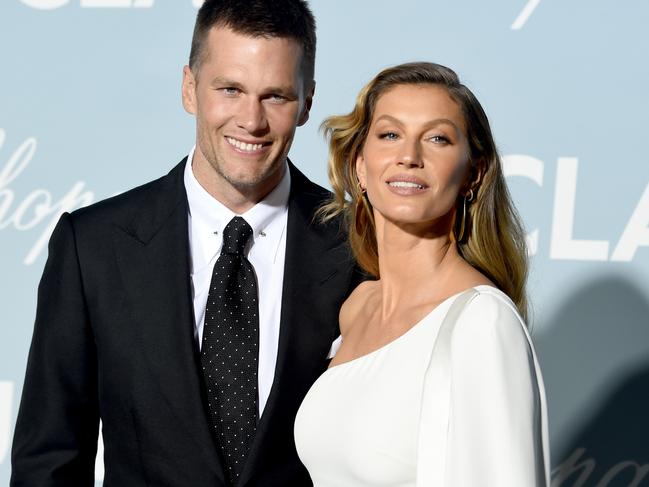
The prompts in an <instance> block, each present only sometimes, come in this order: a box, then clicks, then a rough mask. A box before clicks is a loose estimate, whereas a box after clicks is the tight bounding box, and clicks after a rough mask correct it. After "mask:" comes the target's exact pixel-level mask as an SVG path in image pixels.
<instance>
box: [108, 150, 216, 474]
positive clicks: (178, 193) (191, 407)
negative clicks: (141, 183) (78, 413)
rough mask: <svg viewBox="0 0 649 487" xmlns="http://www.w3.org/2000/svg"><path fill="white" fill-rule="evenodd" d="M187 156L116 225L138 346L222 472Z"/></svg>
mask: <svg viewBox="0 0 649 487" xmlns="http://www.w3.org/2000/svg"><path fill="white" fill-rule="evenodd" d="M185 161H186V160H185ZM185 161H183V162H181V163H180V164H179V165H178V166H177V167H176V168H174V169H173V170H172V171H171V172H170V173H169V175H167V176H165V177H164V178H161V179H160V180H158V182H157V183H159V184H158V185H157V186H154V187H153V188H152V190H151V192H150V194H149V195H148V196H149V198H147V199H146V201H144V202H143V205H142V207H141V208H138V209H137V213H136V215H135V216H134V218H133V220H132V221H131V222H130V223H129V224H127V225H124V226H119V227H116V229H115V233H114V235H115V242H116V248H117V249H118V250H117V253H118V262H119V266H120V270H121V273H122V275H123V278H124V279H123V281H124V286H125V288H126V293H127V299H128V302H129V303H130V304H131V311H132V313H133V315H134V318H135V320H134V322H135V323H137V337H138V342H139V343H138V344H137V349H138V350H141V351H142V355H143V359H144V364H145V366H146V367H148V368H149V370H150V372H151V375H152V376H153V377H154V379H155V380H156V382H157V384H158V386H159V389H160V391H161V393H162V396H163V398H164V400H165V401H166V403H167V405H168V406H169V408H170V409H171V410H172V411H173V413H174V414H175V415H176V417H177V418H178V421H179V422H180V423H181V424H182V426H183V429H185V430H186V431H187V432H188V433H189V434H190V435H191V436H192V437H193V438H194V440H195V441H196V443H197V446H198V448H197V450H198V451H200V452H201V454H204V456H205V460H206V463H207V464H209V465H212V466H213V468H214V470H215V474H216V475H217V476H218V477H219V478H221V479H223V478H224V476H223V471H222V467H221V465H220V463H219V461H218V453H217V450H216V446H215V443H214V441H213V439H212V437H211V434H210V427H209V423H208V420H207V416H206V413H205V410H204V401H203V400H202V396H203V391H202V383H201V380H202V378H201V376H200V368H199V367H198V362H199V359H198V352H197V347H196V345H195V342H194V333H193V332H194V318H193V306H192V292H191V283H190V266H189V258H190V251H189V242H188V222H187V211H188V209H187V196H186V193H185V187H184V181H183V171H184V166H185Z"/></svg>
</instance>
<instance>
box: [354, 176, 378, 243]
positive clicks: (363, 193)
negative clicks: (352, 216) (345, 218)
mask: <svg viewBox="0 0 649 487" xmlns="http://www.w3.org/2000/svg"><path fill="white" fill-rule="evenodd" d="M356 187H357V188H358V197H357V198H356V230H357V231H358V232H360V230H361V227H362V224H361V221H360V220H359V218H360V215H361V211H360V207H361V206H362V207H363V209H364V210H365V212H366V213H367V218H368V219H369V221H370V224H371V225H372V227H374V211H373V210H372V204H371V203H370V200H369V198H368V197H367V189H366V188H363V186H362V185H361V182H360V180H356Z"/></svg>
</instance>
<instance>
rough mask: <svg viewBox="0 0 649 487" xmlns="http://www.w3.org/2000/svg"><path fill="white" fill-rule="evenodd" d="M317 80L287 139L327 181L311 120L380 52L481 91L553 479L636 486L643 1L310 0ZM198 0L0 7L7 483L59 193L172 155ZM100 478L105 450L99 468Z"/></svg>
mask: <svg viewBox="0 0 649 487" xmlns="http://www.w3.org/2000/svg"><path fill="white" fill-rule="evenodd" d="M312 8H313V10H314V12H315V14H316V17H317V20H318V42H319V44H318V59H317V66H316V71H317V73H316V77H317V83H318V84H317V89H316V98H315V102H314V108H313V111H312V114H311V120H310V121H309V123H308V124H307V125H306V126H305V127H302V128H300V129H298V132H297V138H296V141H295V143H294V145H293V149H292V151H291V157H292V159H293V160H294V161H296V162H297V164H298V165H299V166H300V167H301V168H302V169H303V171H305V172H306V173H307V174H308V175H310V176H311V177H312V178H313V179H314V180H316V181H318V182H320V183H322V184H325V185H326V184H327V182H326V171H325V159H326V146H325V144H324V142H323V140H322V138H321V136H320V135H319V133H318V125H319V123H320V122H321V121H322V119H323V118H324V117H325V116H327V115H330V114H333V113H340V112H345V111H348V110H349V109H350V108H351V107H352V104H353V100H354V98H355V95H356V93H357V92H358V90H359V89H360V87H361V86H362V85H363V84H364V83H365V82H366V81H367V80H369V79H370V78H371V77H372V76H373V75H374V74H375V73H376V72H377V71H378V70H380V69H381V68H383V67H386V66H388V65H391V64H396V63H400V62H404V61H412V60H431V61H435V62H439V63H442V64H446V65H448V66H450V67H452V68H454V69H455V70H456V71H457V72H458V73H459V74H460V75H461V77H462V78H463V79H464V81H465V83H466V84H467V85H468V86H470V87H471V88H472V89H473V90H474V92H475V93H476V94H477V96H478V98H479V99H480V100H481V101H482V102H483V105H484V106H485V109H486V111H487V113H488V114H489V116H490V119H491V122H492V126H493V129H494V132H495V134H496V139H497V142H498V143H499V146H500V149H501V152H502V153H503V155H505V161H506V168H507V171H508V173H509V174H510V177H509V178H508V180H509V184H510V188H511V190H512V192H513V194H514V197H515V200H516V203H517V205H518V207H519V209H520V211H521V213H522V215H523V217H524V220H525V223H526V225H527V227H528V229H529V231H530V244H531V247H532V249H533V250H535V255H534V259H533V272H532V275H531V280H530V291H531V297H532V301H533V305H534V320H533V321H534V323H533V330H534V338H535V341H536V343H537V348H538V352H539V355H540V359H541V363H542V366H543V370H544V374H545V380H546V385H547V389H548V396H549V404H550V420H551V437H552V458H553V462H552V464H553V467H555V469H554V473H553V478H554V482H553V485H554V486H555V487H558V486H585V487H589V486H597V487H605V486H647V485H649V415H648V414H647V411H649V318H648V315H649V280H648V279H647V277H648V276H649V273H648V271H649V249H648V247H649V228H648V225H649V190H648V182H649V155H648V151H647V148H646V147H647V139H648V138H649V136H648V135H647V132H648V131H649V96H648V95H647V89H648V87H649V63H648V62H647V61H648V60H649V52H648V51H649V29H647V24H649V4H648V3H647V2H641V1H638V0H636V1H633V0H621V1H619V2H605V1H603V0H572V1H558V0H507V1H501V2H495V1H489V2H486V1H478V0H476V1H469V0H458V1H455V2H441V1H434V0H431V1H423V0H420V1H415V0H399V1H398V2H394V1H385V0H356V1H353V2H352V1H343V0H326V1H325V0H313V1H312ZM195 13H196V5H194V4H193V1H192V0H175V1H173V2H169V1H165V2H163V1H160V0H159V1H154V0H2V4H1V5H0V55H1V59H2V65H3V70H2V74H1V76H0V242H1V244H0V245H1V247H0V249H1V250H2V252H1V253H0V286H1V287H0V309H1V315H0V316H1V322H0V323H1V326H0V484H3V485H5V484H7V483H8V479H9V473H10V462H9V448H10V443H11V441H10V440H11V436H12V434H13V424H14V421H15V416H16V412H17V407H18V401H19V397H20V392H21V387H22V381H23V374H24V367H25V361H26V355H27V350H28V346H29V341H30V338H31V332H32V325H33V318H34V310H35V296H36V287H37V283H38V279H39V277H40V273H41V271H42V268H43V264H44V261H45V257H46V242H47V237H48V236H49V233H50V231H51V229H52V226H53V224H54V223H55V221H56V220H57V217H58V214H60V212H61V211H63V210H69V209H74V208H77V207H79V206H81V205H84V204H87V203H89V202H91V201H96V200H98V199H101V198H104V197H107V196H110V195H112V194H115V193H118V192H121V191H123V190H125V189H128V188H130V187H132V186H135V185H138V184H141V183H143V182H145V181H147V180H150V179H153V178H156V177H158V176H159V175H161V174H163V173H165V172H167V171H168V170H169V169H170V168H171V167H172V166H173V165H174V164H175V163H176V162H178V161H179V160H180V159H181V158H182V157H183V156H184V155H185V154H186V153H187V152H188V150H189V149H190V147H191V145H192V143H193V130H194V125H193V120H192V118H191V117H190V116H189V115H187V114H186V113H185V112H184V111H183V110H182V107H181V103H180V81H181V70H182V66H183V64H184V63H185V62H186V59H187V56H188V51H189V43H190V37H191V33H192V28H193V20H194V16H195ZM98 478H101V468H98Z"/></svg>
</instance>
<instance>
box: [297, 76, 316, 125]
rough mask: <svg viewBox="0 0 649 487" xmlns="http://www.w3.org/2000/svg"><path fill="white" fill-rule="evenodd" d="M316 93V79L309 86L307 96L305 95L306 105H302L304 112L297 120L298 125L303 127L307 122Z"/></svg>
mask: <svg viewBox="0 0 649 487" xmlns="http://www.w3.org/2000/svg"><path fill="white" fill-rule="evenodd" d="M314 94H315V80H313V81H311V85H310V87H309V88H308V91H307V93H306V96H305V97H304V106H303V107H302V113H300V118H298V120H297V126H298V127H301V126H302V125H304V124H305V123H306V122H307V120H309V112H310V111H311V105H313V95H314Z"/></svg>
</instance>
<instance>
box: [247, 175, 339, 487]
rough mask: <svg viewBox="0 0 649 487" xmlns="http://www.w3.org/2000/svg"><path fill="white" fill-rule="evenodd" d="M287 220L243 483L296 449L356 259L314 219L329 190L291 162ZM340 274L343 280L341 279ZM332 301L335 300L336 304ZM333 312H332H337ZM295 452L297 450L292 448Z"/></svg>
mask: <svg viewBox="0 0 649 487" xmlns="http://www.w3.org/2000/svg"><path fill="white" fill-rule="evenodd" d="M290 169H291V195H290V198H289V211H288V223H287V240H286V259H285V270H284V283H283V288H282V309H281V320H280V335H279V347H278V356H277V365H276V367H275V377H274V380H273V385H272V388H271V392H270V396H269V398H268V401H267V403H266V407H265V409H264V412H263V414H262V417H261V419H260V422H259V425H258V428H257V435H256V437H255V441H254V442H253V445H252V447H251V451H250V454H249V456H248V460H247V461H246V466H245V468H244V471H243V472H242V475H241V479H240V483H239V485H242V486H243V485H246V482H248V481H249V480H250V479H251V478H252V476H253V475H254V473H255V471H256V469H259V468H261V469H263V468H264V465H268V464H269V463H271V462H272V459H273V458H276V456H275V455H276V451H275V450H276V446H277V445H280V444H284V443H286V438H285V437H286V436H287V435H290V441H289V442H288V443H289V444H290V448H291V449H294V445H293V441H292V435H293V421H294V418H295V412H296V411H297V408H298V407H299V405H300V403H301V401H302V398H303V395H304V394H305V393H306V391H307V390H308V388H309V387H310V386H311V383H312V382H313V381H314V380H315V378H316V377H317V376H318V375H320V373H321V372H322V371H323V370H324V368H325V367H326V362H325V358H326V354H327V351H328V347H329V345H330V344H331V342H332V340H333V339H334V338H335V336H336V335H337V323H338V321H337V316H338V315H337V311H338V309H339V304H340V302H342V299H343V297H344V295H345V293H346V291H347V288H346V287H345V288H344V289H340V290H338V292H339V293H340V296H341V297H340V302H339V303H336V302H335V301H336V298H335V295H336V291H333V293H332V292H330V288H328V287H327V286H334V287H336V282H338V283H339V282H344V283H345V285H348V284H349V275H350V273H351V268H352V266H351V264H350V262H351V260H350V256H349V253H348V251H347V246H346V243H345V241H344V238H343V235H342V234H341V233H340V232H339V231H338V229H337V227H336V228H335V229H334V228H333V227H331V226H327V225H322V224H321V223H318V222H315V221H314V212H315V210H316V209H317V208H318V207H319V206H320V205H321V204H322V202H323V200H324V198H325V197H326V193H325V192H324V191H323V190H322V189H321V188H319V187H318V186H316V185H314V184H313V183H311V182H310V181H309V180H308V179H306V177H305V176H304V175H302V173H300V172H299V171H298V170H297V169H296V168H295V167H294V166H293V165H292V164H291V165H290ZM336 277H338V279H337V278H336ZM332 302H333V304H332ZM332 313H333V314H332ZM292 454H293V455H295V452H294V451H293V452H292Z"/></svg>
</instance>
